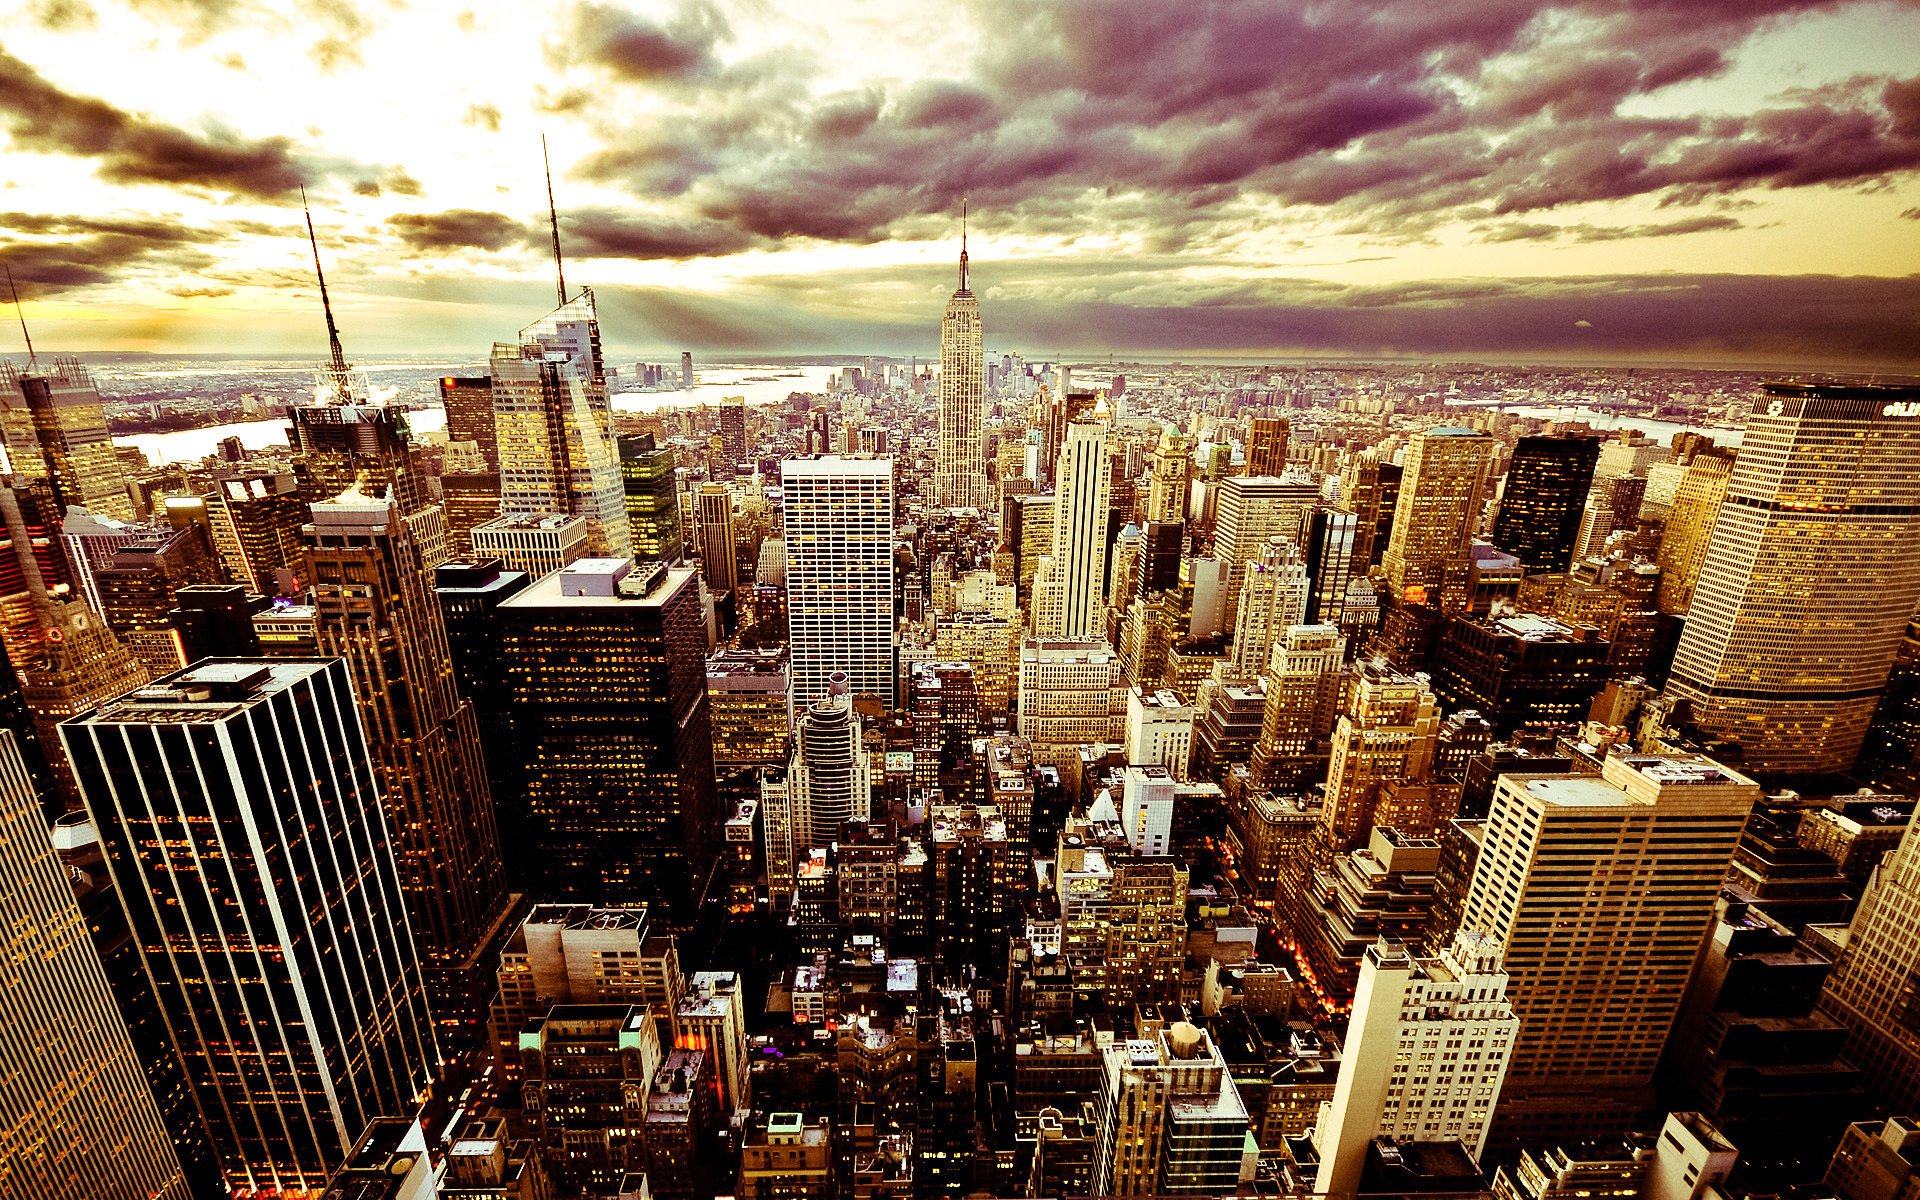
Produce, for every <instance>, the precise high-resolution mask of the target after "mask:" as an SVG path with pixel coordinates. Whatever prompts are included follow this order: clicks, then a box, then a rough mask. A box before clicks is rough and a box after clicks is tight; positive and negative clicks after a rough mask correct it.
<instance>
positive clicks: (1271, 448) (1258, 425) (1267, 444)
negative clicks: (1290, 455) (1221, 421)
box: [1247, 417, 1292, 475]
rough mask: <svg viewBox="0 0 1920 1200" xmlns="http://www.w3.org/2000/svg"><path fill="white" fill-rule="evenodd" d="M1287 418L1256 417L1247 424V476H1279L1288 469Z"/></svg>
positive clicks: (1289, 430) (1288, 432) (1288, 429)
mask: <svg viewBox="0 0 1920 1200" xmlns="http://www.w3.org/2000/svg"><path fill="white" fill-rule="evenodd" d="M1291 432H1292V430H1291V428H1290V427H1289V424H1288V422H1287V419H1286V418H1285V417H1254V418H1253V419H1252V420H1251V421H1249V422H1248V423H1247V474H1249V475H1278V474H1280V473H1281V472H1283V471H1285V470H1286V469H1287V439H1288V435H1289V434H1290V433H1291Z"/></svg>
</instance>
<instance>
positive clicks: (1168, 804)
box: [1120, 766, 1178, 855]
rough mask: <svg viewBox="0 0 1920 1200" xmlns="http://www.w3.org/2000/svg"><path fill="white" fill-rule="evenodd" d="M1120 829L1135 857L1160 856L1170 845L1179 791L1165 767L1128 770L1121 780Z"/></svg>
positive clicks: (1139, 767)
mask: <svg viewBox="0 0 1920 1200" xmlns="http://www.w3.org/2000/svg"><path fill="white" fill-rule="evenodd" d="M1121 780H1122V782H1121V785H1120V828H1121V832H1122V833H1124V834H1125V835H1126V839H1127V846H1128V848H1130V849H1131V850H1132V851H1133V852H1134V853H1135V854H1152V855H1162V854H1165V853H1167V851H1168V849H1169V848H1170V847H1171V846H1172V843H1173V800H1174V793H1175V792H1176V791H1177V790H1178V789H1177V788H1176V787H1175V786H1174V782H1173V775H1172V774H1171V773H1170V772H1168V770H1167V769H1166V768H1165V767H1142V766H1130V767H1128V768H1127V769H1126V771H1125V772H1124V773H1123V774H1122V776H1121Z"/></svg>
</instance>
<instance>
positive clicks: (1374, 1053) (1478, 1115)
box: [1313, 930, 1520, 1196]
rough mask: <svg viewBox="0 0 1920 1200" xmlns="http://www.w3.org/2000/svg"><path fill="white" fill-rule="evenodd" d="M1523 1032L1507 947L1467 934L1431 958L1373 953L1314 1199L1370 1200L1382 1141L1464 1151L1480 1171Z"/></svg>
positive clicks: (1327, 1108) (1325, 1127) (1387, 947)
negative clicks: (1503, 959)
mask: <svg viewBox="0 0 1920 1200" xmlns="http://www.w3.org/2000/svg"><path fill="white" fill-rule="evenodd" d="M1519 1027H1520V1022H1519V1019H1518V1018H1516V1017H1515V1016H1514V1015H1513V1007H1512V1005H1510V1004H1508V1003H1507V973H1506V972H1505V971H1504V970H1502V969H1501V965H1500V946H1499V944H1498V943H1497V942H1494V941H1492V940H1490V939H1488V938H1486V937H1484V936H1482V935H1481V934H1479V933H1476V932H1474V931H1472V930H1468V931H1466V932H1463V933H1461V934H1460V935H1459V936H1458V937H1456V938H1455V939H1454V940H1453V943H1452V944H1451V945H1449V946H1448V947H1447V948H1446V949H1445V950H1442V951H1441V952H1440V953H1439V954H1438V955H1435V956H1433V957H1431V958H1426V957H1417V956H1415V954H1414V953H1413V952H1412V951H1410V950H1409V949H1408V948H1407V946H1406V945H1405V944H1404V943H1401V942H1389V941H1387V940H1385V939H1382V940H1380V941H1378V942H1376V943H1375V944H1373V945H1371V946H1368V947H1367V949H1366V951H1365V954H1364V956H1363V958H1362V959H1361V963H1360V988H1359V991H1358V992H1357V993H1356V994H1355V996H1354V1001H1353V1015H1352V1018H1351V1019H1350V1020H1349V1021H1348V1022H1347V1040H1346V1044H1345V1045H1344V1046H1342V1047H1341V1052H1340V1078H1339V1081H1338V1082H1337V1083H1335V1084H1334V1092H1333V1099H1332V1101H1330V1102H1329V1103H1328V1104H1326V1105H1324V1106H1323V1107H1322V1108H1321V1110H1320V1123H1319V1127H1318V1128H1317V1129H1316V1131H1315V1140H1316V1142H1317V1144H1318V1146H1319V1150H1320V1167H1319V1171H1318V1173H1317V1174H1316V1175H1315V1176H1314V1181H1313V1190H1314V1191H1315V1192H1320V1193H1324V1194H1326V1195H1330V1196H1350V1195H1352V1194H1353V1193H1354V1192H1356V1191H1357V1190H1359V1183H1360V1169H1361V1167H1362V1166H1363V1165H1364V1164H1365V1163H1366V1158H1367V1147H1368V1146H1370V1145H1372V1143H1373V1139H1374V1138H1376V1137H1380V1136H1386V1137H1391V1138H1393V1139H1395V1140H1396V1141H1409V1142H1459V1143H1460V1144H1461V1145H1464V1146H1465V1147H1466V1148H1467V1149H1468V1151H1469V1152H1470V1153H1472V1155H1473V1156H1474V1158H1476V1159H1478V1158H1479V1157H1480V1155H1481V1154H1482V1152H1484V1151H1485V1150H1486V1145H1487V1125H1488V1122H1489V1121H1491V1120H1492V1118H1493V1106H1494V1102H1495V1099H1496V1098H1497V1097H1498V1096H1499V1095H1500V1084H1501V1081H1502V1080H1503V1079H1504V1078H1505V1076H1506V1073H1507V1062H1508V1060H1509V1058H1510V1057H1511V1056H1512V1054H1513V1042H1514V1034H1515V1032H1516V1031H1517V1030H1518V1029H1519ZM1462 1046H1464V1047H1466V1048H1467V1049H1466V1052H1464V1053H1461V1052H1458V1051H1459V1048H1460V1047H1462ZM1475 1051H1477V1053H1475Z"/></svg>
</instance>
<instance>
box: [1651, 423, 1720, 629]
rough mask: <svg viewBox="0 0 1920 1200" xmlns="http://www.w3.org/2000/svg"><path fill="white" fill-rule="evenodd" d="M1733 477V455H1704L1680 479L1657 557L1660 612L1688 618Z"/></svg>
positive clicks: (1690, 464)
mask: <svg viewBox="0 0 1920 1200" xmlns="http://www.w3.org/2000/svg"><path fill="white" fill-rule="evenodd" d="M1732 474H1733V455H1732V454H1731V453H1729V452H1725V451H1703V452H1701V453H1700V454H1697V455H1695V456H1694V459H1693V461H1692V462H1690V463H1688V464H1687V467H1686V471H1685V473H1684V474H1682V475H1681V476H1680V485H1679V486H1678V487H1677V488H1675V489H1674V493H1673V509H1672V511H1671V512H1669V513H1668V514H1667V524H1666V528H1665V530H1664V531H1663V532H1662V533H1661V535H1660V551H1659V554H1658V556H1657V558H1656V559H1655V561H1656V562H1657V563H1658V564H1659V567H1660V592H1659V606H1660V611H1661V612H1663V613H1671V614H1673V615H1675V616H1684V615H1685V614H1686V611H1687V609H1688V608H1689V607H1690V606H1691V605H1692V604H1693V589H1694V585H1695V584H1697V583H1699V582H1700V566H1701V564H1702V563H1704V562H1705V561H1706V558H1707V547H1708V546H1709V545H1710V544H1711V543H1712V541H1713V525H1714V522H1715V521H1718V520H1719V519H1720V505H1721V503H1722V502H1724V501H1725V500H1726V498H1727V480H1728V478H1729V477H1730V476H1731V475H1732Z"/></svg>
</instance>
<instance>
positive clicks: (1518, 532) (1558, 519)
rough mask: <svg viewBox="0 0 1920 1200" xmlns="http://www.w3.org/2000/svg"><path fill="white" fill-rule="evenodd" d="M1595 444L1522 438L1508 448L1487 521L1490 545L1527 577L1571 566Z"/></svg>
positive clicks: (1587, 440)
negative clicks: (1494, 511)
mask: <svg viewBox="0 0 1920 1200" xmlns="http://www.w3.org/2000/svg"><path fill="white" fill-rule="evenodd" d="M1599 458H1600V442H1599V439H1597V438H1590V437H1523V438H1521V439H1520V440H1519V441H1518V442H1516V443H1515V444H1514V448H1513V459H1512V461H1511V462H1510V463H1508V465H1507V482H1506V486H1505V489H1504V490H1503V491H1502V492H1501V494H1500V511H1499V515H1498V516H1496V517H1495V518H1494V521H1493V544H1494V545H1496V546H1498V547H1500V548H1501V549H1502V550H1505V551H1506V552H1507V553H1509V554H1511V555H1513V556H1514V557H1515V558H1518V559H1519V560H1520V562H1521V565H1522V566H1524V567H1525V568H1526V569H1527V573H1528V574H1529V575H1532V574H1538V573H1541V572H1546V571H1564V570H1566V569H1567V568H1568V567H1569V566H1570V565H1572V561H1573V543H1574V539H1575V538H1576V537H1578V536H1579V533H1580V514H1581V511H1582V508H1583V506H1584V504H1585V503H1586V498H1587V491H1588V489H1589V488H1591V487H1592V486H1593V464H1594V463H1595V462H1597V461H1598V460H1599Z"/></svg>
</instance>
